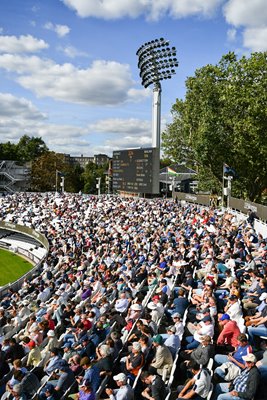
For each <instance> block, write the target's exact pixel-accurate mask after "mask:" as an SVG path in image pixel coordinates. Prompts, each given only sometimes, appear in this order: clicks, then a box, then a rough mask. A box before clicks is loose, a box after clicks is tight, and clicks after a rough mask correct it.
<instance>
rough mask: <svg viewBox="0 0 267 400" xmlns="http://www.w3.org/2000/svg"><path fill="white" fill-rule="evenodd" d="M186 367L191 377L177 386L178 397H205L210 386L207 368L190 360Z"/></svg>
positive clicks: (199, 399)
mask: <svg viewBox="0 0 267 400" xmlns="http://www.w3.org/2000/svg"><path fill="white" fill-rule="evenodd" d="M188 368H189V369H190V371H191V372H192V374H193V378H192V379H190V380H188V382H187V383H186V384H185V385H183V386H178V388H177V389H178V399H196V400H203V399H206V398H207V396H208V394H209V391H210V388H211V376H210V373H209V371H208V370H207V369H202V368H201V367H200V365H199V364H197V363H194V362H192V361H190V363H189V364H188Z"/></svg>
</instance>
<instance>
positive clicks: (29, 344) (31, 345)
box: [27, 340, 36, 347]
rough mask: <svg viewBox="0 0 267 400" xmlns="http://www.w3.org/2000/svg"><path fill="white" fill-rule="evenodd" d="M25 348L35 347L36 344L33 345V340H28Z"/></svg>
mask: <svg viewBox="0 0 267 400" xmlns="http://www.w3.org/2000/svg"><path fill="white" fill-rule="evenodd" d="M27 346H28V347H35V346H36V343H35V341H34V340H30V341H29V343H27Z"/></svg>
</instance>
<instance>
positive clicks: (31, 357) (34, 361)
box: [26, 340, 42, 369]
mask: <svg viewBox="0 0 267 400" xmlns="http://www.w3.org/2000/svg"><path fill="white" fill-rule="evenodd" d="M27 347H28V348H29V349H30V352H29V354H28V358H27V364H26V365H27V367H28V368H29V369H31V368H32V367H36V366H37V365H38V364H39V363H40V361H41V359H42V354H41V352H40V349H39V347H38V346H36V344H35V342H34V341H33V340H30V341H29V343H28V344H27Z"/></svg>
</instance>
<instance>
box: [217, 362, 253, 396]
mask: <svg viewBox="0 0 267 400" xmlns="http://www.w3.org/2000/svg"><path fill="white" fill-rule="evenodd" d="M243 360H244V361H245V368H244V369H243V371H242V372H241V373H240V375H238V376H237V377H236V378H235V379H234V380H233V382H232V383H231V384H230V386H229V384H228V383H224V382H223V383H219V384H217V385H216V387H215V395H214V397H215V398H216V399H217V400H228V399H229V398H231V399H233V400H234V399H237V400H238V399H240V398H242V399H245V400H251V399H253V398H254V396H255V394H256V392H257V389H258V386H259V383H260V372H259V370H258V368H257V367H256V362H257V359H256V357H255V356H254V354H248V355H246V356H244V357H243Z"/></svg>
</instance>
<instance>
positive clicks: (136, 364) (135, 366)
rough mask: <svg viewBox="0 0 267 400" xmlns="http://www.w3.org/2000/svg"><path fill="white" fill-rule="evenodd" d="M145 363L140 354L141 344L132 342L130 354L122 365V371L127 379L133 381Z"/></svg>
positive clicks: (143, 357)
mask: <svg viewBox="0 0 267 400" xmlns="http://www.w3.org/2000/svg"><path fill="white" fill-rule="evenodd" d="M144 362H145V356H144V354H143V353H142V349H141V344H140V343H139V342H133V344H132V350H131V352H130V354H129V355H128V356H127V357H126V360H125V364H123V365H122V369H123V371H124V372H125V373H126V375H127V377H130V378H131V379H132V382H133V381H134V379H135V377H136V376H137V374H138V371H139V370H140V369H141V368H142V366H143V365H144Z"/></svg>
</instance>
